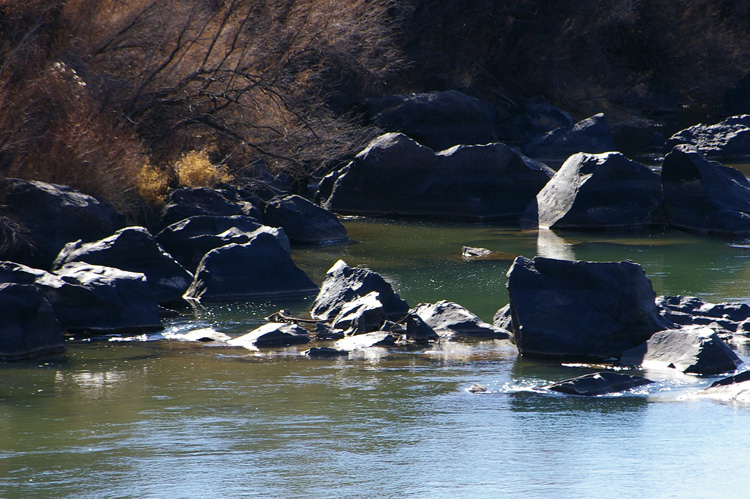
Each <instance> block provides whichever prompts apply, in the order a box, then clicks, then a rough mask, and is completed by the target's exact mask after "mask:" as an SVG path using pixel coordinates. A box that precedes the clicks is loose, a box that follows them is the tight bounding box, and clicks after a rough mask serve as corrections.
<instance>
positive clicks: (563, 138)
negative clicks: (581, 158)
mask: <svg viewBox="0 0 750 499" xmlns="http://www.w3.org/2000/svg"><path fill="white" fill-rule="evenodd" d="M521 150H522V151H523V153H524V154H526V155H527V156H530V157H532V158H534V159H537V160H539V161H544V162H545V163H549V164H557V165H559V164H561V163H562V162H563V161H564V160H566V159H567V158H568V157H570V156H571V155H573V154H576V153H579V152H586V153H591V154H597V153H603V152H608V151H615V150H617V146H615V141H614V139H613V138H612V132H611V131H610V129H609V125H608V124H607V119H606V118H605V117H604V115H603V114H601V113H600V114H595V115H594V116H591V117H589V118H586V119H585V120H581V121H579V122H578V123H575V124H573V125H567V126H563V127H560V128H557V129H555V130H552V131H551V132H548V133H546V134H544V135H540V136H536V137H532V138H531V139H529V140H528V141H527V142H526V144H524V146H523V147H522V149H521Z"/></svg>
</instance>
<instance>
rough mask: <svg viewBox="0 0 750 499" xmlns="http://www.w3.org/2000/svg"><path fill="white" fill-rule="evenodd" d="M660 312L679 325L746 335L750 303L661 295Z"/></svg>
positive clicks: (727, 335)
mask: <svg viewBox="0 0 750 499" xmlns="http://www.w3.org/2000/svg"><path fill="white" fill-rule="evenodd" d="M656 305H657V307H659V313H660V314H661V315H662V317H664V318H665V319H666V320H668V321H669V322H672V323H674V324H676V325H679V326H708V327H710V328H711V329H713V330H714V332H716V333H717V334H718V335H719V337H720V338H722V339H724V340H727V339H732V338H733V336H734V335H736V334H738V335H747V332H748V331H747V330H746V327H747V326H748V325H749V324H748V321H749V320H750V305H748V304H747V303H718V304H715V303H707V302H704V301H703V300H701V299H700V298H697V297H695V296H660V297H658V298H657V299H656Z"/></svg>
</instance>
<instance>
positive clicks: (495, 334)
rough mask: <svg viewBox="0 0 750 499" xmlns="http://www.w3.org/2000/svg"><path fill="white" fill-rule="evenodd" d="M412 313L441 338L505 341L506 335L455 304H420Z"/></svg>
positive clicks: (503, 331)
mask: <svg viewBox="0 0 750 499" xmlns="http://www.w3.org/2000/svg"><path fill="white" fill-rule="evenodd" d="M413 312H414V313H415V314H416V315H417V316H419V317H420V318H421V319H422V320H423V321H424V322H425V323H426V324H427V325H428V326H430V327H431V328H432V329H434V330H435V332H436V333H437V334H438V335H439V336H440V337H441V338H446V339H456V338H460V337H469V338H483V339H498V340H499V339H507V338H508V333H507V332H506V331H505V330H503V329H501V328H498V327H495V326H493V325H492V324H487V323H486V322H484V321H483V320H482V319H480V318H479V317H477V316H476V315H474V314H473V313H471V312H470V311H469V310H467V309H465V308H464V307H462V306H461V305H459V304H457V303H453V302H450V301H446V300H441V301H439V302H437V303H420V304H419V305H417V306H416V307H415V308H414V309H413Z"/></svg>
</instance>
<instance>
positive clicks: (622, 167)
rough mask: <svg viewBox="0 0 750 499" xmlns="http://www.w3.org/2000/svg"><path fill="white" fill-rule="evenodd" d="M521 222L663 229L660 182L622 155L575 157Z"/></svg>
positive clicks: (584, 227) (561, 226)
mask: <svg viewBox="0 0 750 499" xmlns="http://www.w3.org/2000/svg"><path fill="white" fill-rule="evenodd" d="M521 223H522V224H523V225H525V226H532V227H536V226H539V227H540V228H547V229H549V228H554V229H577V230H603V229H641V228H644V227H653V226H662V225H665V224H666V217H665V215H664V208H663V196H662V188H661V181H660V179H659V175H658V174H656V173H654V172H653V171H651V170H650V169H648V168H646V167H645V166H643V165H641V164H638V163H636V162H635V161H631V160H629V159H628V158H626V157H625V156H623V155H622V154H620V153H619V152H607V153H603V154H586V153H578V154H574V155H573V156H571V157H569V158H568V159H567V160H566V161H565V163H564V164H563V165H562V167H561V168H560V170H558V171H557V173H555V175H554V176H553V177H552V178H551V179H550V181H549V182H547V185H545V186H544V188H543V189H542V190H541V191H540V192H539V194H537V195H536V198H535V199H534V200H533V201H532V202H531V203H530V204H529V206H528V207H527V209H526V213H524V216H523V217H522V219H521Z"/></svg>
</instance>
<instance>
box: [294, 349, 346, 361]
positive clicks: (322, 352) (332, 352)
mask: <svg viewBox="0 0 750 499" xmlns="http://www.w3.org/2000/svg"><path fill="white" fill-rule="evenodd" d="M302 353H303V354H304V355H306V356H308V357H312V358H322V359H330V358H334V357H348V356H349V352H347V351H346V350H336V349H335V348H329V347H312V348H310V349H309V350H305V351H304V352H302Z"/></svg>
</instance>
